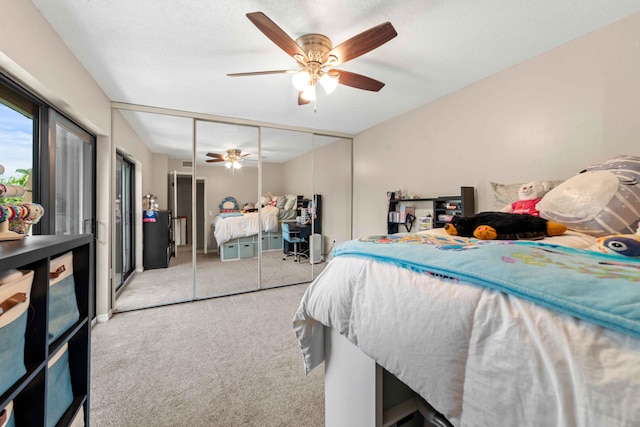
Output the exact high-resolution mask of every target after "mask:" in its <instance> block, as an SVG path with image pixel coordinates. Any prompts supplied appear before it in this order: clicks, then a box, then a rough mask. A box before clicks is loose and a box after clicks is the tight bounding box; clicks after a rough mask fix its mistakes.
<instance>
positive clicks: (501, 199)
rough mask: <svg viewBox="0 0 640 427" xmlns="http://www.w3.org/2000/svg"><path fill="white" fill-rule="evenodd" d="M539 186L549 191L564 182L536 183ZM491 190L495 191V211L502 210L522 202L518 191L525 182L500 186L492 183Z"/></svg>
mask: <svg viewBox="0 0 640 427" xmlns="http://www.w3.org/2000/svg"><path fill="white" fill-rule="evenodd" d="M534 182H535V184H537V185H544V186H546V187H547V189H548V190H551V189H552V188H554V187H556V186H558V185H560V184H561V183H562V181H534ZM490 184H491V188H492V189H493V196H494V198H495V210H497V211H499V210H502V208H504V207H505V206H507V205H511V203H513V202H516V201H518V200H520V195H519V194H518V191H519V190H520V188H521V187H522V185H523V184H525V183H524V182H521V183H519V184H499V183H497V182H491V183H490Z"/></svg>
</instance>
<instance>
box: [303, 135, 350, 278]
mask: <svg viewBox="0 0 640 427" xmlns="http://www.w3.org/2000/svg"><path fill="white" fill-rule="evenodd" d="M351 144H352V140H351V139H344V138H337V137H333V136H324V135H317V134H315V135H313V190H314V192H315V193H316V194H320V195H322V197H321V198H319V200H318V203H317V206H316V209H317V210H318V212H319V214H318V215H317V217H316V219H315V220H316V221H320V224H319V225H314V229H315V230H316V236H314V237H317V238H318V240H319V242H318V241H316V240H314V242H313V243H314V244H313V246H312V251H313V255H314V256H312V257H311V258H312V261H313V266H314V268H313V278H314V279H315V278H316V277H317V276H318V274H320V272H322V270H323V269H324V266H325V265H326V262H327V260H328V258H329V257H330V256H331V251H332V250H333V248H334V246H335V245H336V244H338V243H341V242H344V241H347V240H349V239H351V196H352V192H351V177H352V170H351V167H352V162H351V152H352V149H351Z"/></svg>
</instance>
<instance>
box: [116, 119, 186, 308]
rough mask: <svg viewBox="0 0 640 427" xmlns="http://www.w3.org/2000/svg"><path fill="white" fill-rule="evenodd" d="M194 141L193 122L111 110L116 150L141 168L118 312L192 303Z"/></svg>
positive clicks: (119, 294) (118, 298) (117, 298)
mask: <svg viewBox="0 0 640 427" xmlns="http://www.w3.org/2000/svg"><path fill="white" fill-rule="evenodd" d="M193 138H194V133H193V119H191V118H188V117H176V116H172V115H166V114H155V113H149V112H140V111H128V110H114V112H113V139H114V141H115V143H116V146H117V147H118V151H119V152H121V153H122V154H123V155H124V156H127V158H129V159H131V160H132V161H133V162H135V163H136V164H137V169H138V170H139V174H138V176H136V180H137V181H138V184H137V191H136V192H134V193H135V194H134V195H133V200H132V203H133V205H134V206H135V207H136V208H135V213H136V215H135V218H134V221H133V222H134V224H135V228H136V241H137V243H136V245H135V246H136V273H135V274H132V275H131V276H130V278H129V279H128V280H127V281H126V282H125V284H124V285H123V286H122V287H121V291H120V292H119V293H118V295H117V297H116V299H115V305H114V308H115V310H116V311H127V310H134V309H139V308H145V307H154V306H159V305H165V304H170V303H175V302H181V301H190V300H192V299H193V295H194V288H193V277H194V276H193V252H194V241H193V238H192V236H191V235H190V234H189V232H188V231H189V230H192V227H193V224H194V220H195V216H194V212H193V209H192V202H193V200H194V198H193V192H192V187H193V184H192V182H193V168H192V157H193V156H192V152H193V150H192V147H193ZM140 144H144V145H145V146H146V147H147V149H144V148H143V147H141V145H140ZM145 196H146V197H145Z"/></svg>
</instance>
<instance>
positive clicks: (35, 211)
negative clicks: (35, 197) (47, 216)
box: [0, 203, 44, 241]
mask: <svg viewBox="0 0 640 427" xmlns="http://www.w3.org/2000/svg"><path fill="white" fill-rule="evenodd" d="M43 215H44V208H43V207H42V206H41V205H39V204H37V203H18V204H7V205H0V241H3V240H19V239H22V238H23V237H24V236H25V235H27V234H29V230H30V229H31V224H37V223H38V221H40V218H42V216H43Z"/></svg>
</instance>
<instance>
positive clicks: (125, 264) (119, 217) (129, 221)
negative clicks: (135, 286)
mask: <svg viewBox="0 0 640 427" xmlns="http://www.w3.org/2000/svg"><path fill="white" fill-rule="evenodd" d="M133 178H134V165H133V163H131V162H130V161H129V160H127V159H126V158H125V157H124V156H123V155H122V154H120V153H116V199H115V211H116V212H115V216H116V224H115V226H116V240H115V249H116V260H115V270H116V271H115V280H114V283H115V287H116V292H118V291H119V290H120V288H121V287H122V285H124V283H125V281H126V280H127V278H128V277H129V276H130V275H131V273H132V272H133V271H134V269H135V246H134V242H135V240H134V238H135V235H134V231H135V229H134V210H133V195H134V192H133V189H134V182H133Z"/></svg>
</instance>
